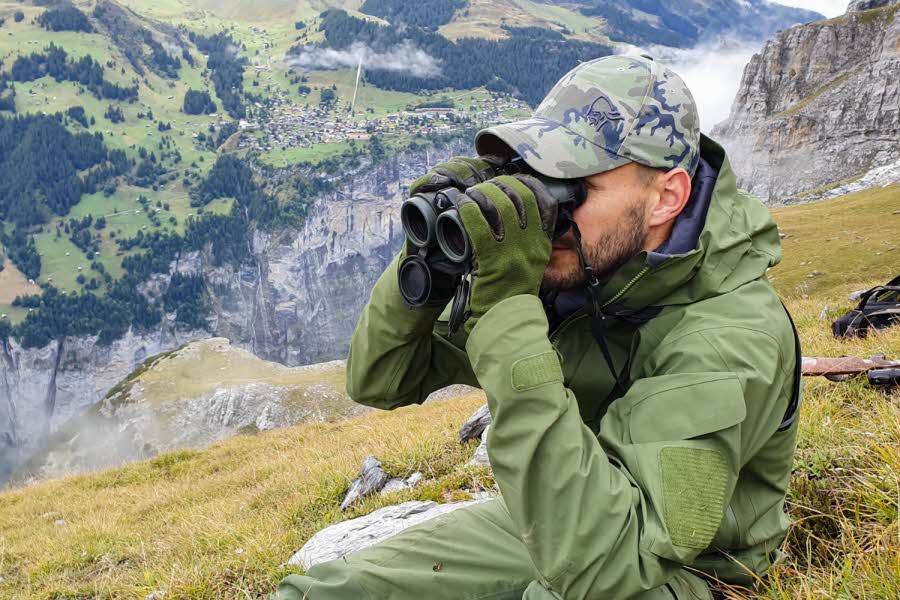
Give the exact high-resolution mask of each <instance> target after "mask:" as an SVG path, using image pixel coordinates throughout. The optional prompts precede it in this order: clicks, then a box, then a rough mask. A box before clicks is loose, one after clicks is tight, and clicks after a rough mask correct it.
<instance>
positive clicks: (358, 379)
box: [347, 138, 797, 598]
mask: <svg viewBox="0 0 900 600" xmlns="http://www.w3.org/2000/svg"><path fill="white" fill-rule="evenodd" d="M701 155H702V156H703V158H704V160H706V161H707V162H708V163H710V164H711V165H712V166H713V167H714V168H715V169H717V170H718V171H719V175H718V178H717V179H716V182H715V188H714V191H713V194H712V199H711V202H710V203H709V209H708V212H707V215H706V219H705V224H704V225H703V229H702V231H701V233H700V235H699V241H698V242H697V245H696V247H695V248H694V249H693V250H690V251H688V252H686V253H683V254H678V255H674V256H671V257H669V258H668V259H666V260H662V261H655V262H654V261H652V260H650V257H649V256H648V255H647V253H642V254H640V255H638V256H636V257H635V258H634V259H632V260H631V261H630V262H628V263H627V264H625V265H624V266H623V267H622V268H621V269H619V270H618V271H617V272H616V273H615V274H614V275H613V276H612V278H611V280H610V281H609V282H608V283H607V284H606V285H605V286H604V291H603V304H604V306H605V311H607V312H617V313H619V312H623V311H624V312H627V311H633V310H639V309H645V308H647V307H656V308H658V309H661V310H660V312H659V313H658V314H657V315H656V316H655V317H654V318H652V319H651V320H649V321H648V322H646V323H644V324H640V325H638V324H629V323H628V322H627V321H619V322H616V323H615V324H613V325H612V326H611V327H610V329H609V330H608V334H607V340H608V342H609V347H610V350H611V354H612V358H613V363H614V364H615V365H616V366H617V367H618V368H623V367H624V372H625V374H626V375H627V381H628V382H629V383H628V384H627V386H626V387H627V392H626V393H624V394H622V393H621V392H620V391H618V388H616V386H615V382H614V377H613V375H612V374H611V372H610V369H609V368H608V366H607V363H606V361H605V360H604V358H603V355H602V353H601V351H600V348H599V346H598V344H597V342H596V341H595V339H594V337H593V335H592V333H591V319H590V317H589V316H588V309H587V308H586V307H585V308H582V309H580V310H579V311H578V312H576V313H575V314H574V315H571V316H570V317H569V318H567V319H566V320H565V321H564V322H563V323H562V324H561V325H559V326H558V327H557V328H556V329H555V330H554V331H548V319H547V316H546V314H545V310H544V307H543V305H542V303H541V301H540V299H539V298H538V297H536V296H530V295H521V296H515V297H512V298H509V299H507V300H505V301H503V302H501V303H499V304H497V305H496V306H494V307H493V308H492V309H491V310H490V311H489V312H488V313H487V314H486V315H485V316H484V317H483V318H481V319H480V321H479V322H478V324H477V326H476V327H475V328H474V330H473V331H472V333H471V335H470V336H469V337H468V339H466V338H465V336H464V334H462V333H459V334H455V335H454V336H451V337H449V338H448V336H447V335H446V330H447V329H446V322H444V321H443V319H442V318H441V317H442V315H440V312H441V311H440V310H439V309H412V310H411V309H408V308H406V307H405V306H404V303H403V300H402V298H401V296H400V294H399V292H398V289H397V278H396V265H392V266H391V267H389V268H388V269H387V271H386V272H385V273H384V274H383V275H382V276H381V278H380V279H379V281H378V283H377V284H376V285H375V288H374V289H373V291H372V297H371V300H370V302H369V304H368V305H367V307H366V308H365V311H364V312H363V314H362V316H361V318H360V321H359V325H358V327H357V329H356V332H355V334H354V337H353V341H352V344H351V348H350V356H349V359H348V364H347V390H348V392H349V394H350V396H351V397H352V398H353V399H354V400H356V401H357V402H361V403H363V404H367V405H370V406H374V407H378V408H383V409H393V408H396V407H398V406H404V405H409V404H414V403H421V402H423V401H424V400H425V398H426V397H427V396H428V394H429V393H431V392H432V391H434V390H436V389H439V388H441V387H443V386H446V385H448V384H452V383H467V384H470V385H475V386H478V387H481V388H482V389H483V390H484V391H485V393H486V395H487V399H488V403H489V406H490V410H491V414H492V415H493V426H492V427H491V429H490V433H489V438H488V448H489V456H490V460H491V465H492V466H493V470H494V475H495V478H496V480H497V482H498V484H499V486H500V490H501V492H502V494H503V498H504V501H505V503H506V506H507V508H508V510H509V513H510V516H511V517H512V520H513V522H514V523H515V525H516V528H517V530H518V531H519V533H520V537H521V540H522V542H523V544H524V545H525V546H526V547H527V549H528V551H529V553H530V555H531V557H532V560H533V563H534V566H535V567H536V569H537V571H538V572H539V573H540V574H541V575H542V577H541V578H540V583H541V585H543V586H544V587H545V588H546V589H547V590H548V591H550V592H551V593H552V594H553V595H556V596H560V597H565V598H588V597H590V598H595V597H597V598H605V597H628V596H631V595H633V594H636V593H639V592H641V591H643V590H649V589H652V588H655V587H657V586H660V585H662V584H664V583H665V582H666V581H667V580H668V579H669V578H670V577H671V576H672V574H673V573H674V572H675V571H676V570H677V569H679V568H681V567H682V566H685V565H693V566H694V567H695V568H697V569H700V570H702V571H704V572H706V573H709V574H710V575H713V576H716V577H718V578H720V579H723V580H725V581H730V582H736V583H737V582H749V581H751V580H752V579H753V575H760V574H762V573H764V572H765V570H766V569H767V568H768V567H769V565H770V564H771V562H772V561H773V560H774V558H775V557H776V556H777V554H778V548H779V546H780V544H781V542H782V540H783V539H784V536H785V534H786V531H787V527H788V524H789V520H788V518H787V516H786V515H785V512H784V502H785V491H786V488H787V485H788V479H789V477H790V472H791V464H792V458H793V453H794V447H795V436H796V428H797V426H796V424H794V425H792V426H791V427H788V428H787V429H786V430H784V431H778V428H779V425H780V424H781V423H782V419H783V417H784V415H785V412H786V408H787V406H788V403H789V400H790V398H791V396H792V391H793V385H794V366H795V344H794V337H793V332H792V327H791V324H790V321H789V317H788V316H787V314H786V312H785V310H784V309H783V307H782V305H781V302H780V301H779V298H778V296H777V295H776V294H775V292H774V291H773V289H772V286H771V285H770V284H769V282H768V280H767V279H766V276H765V273H766V270H767V269H768V268H770V267H772V266H773V265H775V264H777V263H778V262H779V260H780V259H781V248H780V243H779V237H778V232H777V229H776V227H775V224H774V222H773V221H772V219H771V216H770V214H769V212H768V210H767V209H766V207H765V206H763V205H762V203H760V202H759V201H758V200H757V199H755V198H754V197H752V196H750V195H748V194H746V193H744V192H742V191H739V190H738V189H737V188H736V185H735V176H734V173H733V171H732V170H731V167H730V165H729V164H728V160H727V158H726V157H725V153H724V151H723V150H722V149H721V148H720V147H719V146H718V145H717V144H715V142H712V141H711V140H709V139H708V138H704V139H703V141H702V149H701ZM651 264H652V265H654V266H651Z"/></svg>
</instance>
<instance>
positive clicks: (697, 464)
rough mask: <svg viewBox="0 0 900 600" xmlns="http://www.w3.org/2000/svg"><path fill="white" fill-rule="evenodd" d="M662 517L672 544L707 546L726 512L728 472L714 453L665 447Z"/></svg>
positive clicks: (661, 454) (662, 454) (661, 456)
mask: <svg viewBox="0 0 900 600" xmlns="http://www.w3.org/2000/svg"><path fill="white" fill-rule="evenodd" d="M659 469H660V474H661V475H662V484H663V486H662V487H663V501H664V513H665V514H664V516H665V520H666V527H668V529H669V537H670V538H671V539H672V543H674V544H676V545H678V546H685V547H687V548H698V549H701V550H702V549H704V548H706V547H707V546H709V543H710V542H711V541H712V539H713V537H714V536H715V534H716V531H717V530H718V529H719V524H720V523H721V521H722V515H723V514H724V510H725V487H726V486H727V485H728V468H727V465H726V461H725V457H723V456H722V454H721V453H720V452H718V451H716V450H707V449H703V448H690V447H686V446H667V447H665V448H663V449H662V450H660V451H659Z"/></svg>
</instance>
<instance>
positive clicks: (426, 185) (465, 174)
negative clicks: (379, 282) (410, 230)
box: [397, 155, 506, 307]
mask: <svg viewBox="0 0 900 600" xmlns="http://www.w3.org/2000/svg"><path fill="white" fill-rule="evenodd" d="M504 162H506V159H504V158H503V157H500V156H492V155H491V156H484V157H479V158H470V157H468V156H454V157H453V158H451V159H450V160H448V161H447V162H443V163H440V164H438V165H436V166H435V167H434V168H433V169H431V170H430V171H429V172H428V173H426V174H425V175H422V176H421V177H419V178H418V179H416V180H415V181H414V182H413V184H412V185H411V186H410V189H409V195H410V196H413V195H415V194H418V193H427V192H437V191H440V190H444V189H447V188H449V187H453V188H456V189H457V190H459V191H460V192H463V191H465V190H466V188H469V187H471V186H473V185H475V184H477V183H481V182H483V181H486V180H488V179H490V178H491V177H493V176H494V169H495V167H497V166H499V165H502V164H503V163H504ZM418 252H419V249H418V248H416V247H415V246H414V245H413V244H412V243H410V242H409V240H406V241H405V243H404V244H403V248H402V249H401V250H400V259H399V261H398V263H397V264H398V265H399V264H402V262H403V259H404V258H406V257H407V256H410V255H413V254H417V253H418ZM429 263H430V264H431V275H432V291H431V296H430V297H429V299H428V303H427V306H441V307H443V306H444V305H446V304H447V302H449V301H450V299H451V298H452V297H453V293H454V292H455V291H456V285H455V284H456V281H457V276H456V275H455V270H454V269H452V267H453V266H454V265H453V264H452V263H449V262H448V261H447V260H446V259H443V260H441V259H440V257H436V256H434V255H433V254H432V255H431V256H430V258H429ZM448 271H449V272H448Z"/></svg>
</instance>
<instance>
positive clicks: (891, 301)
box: [831, 276, 900, 338]
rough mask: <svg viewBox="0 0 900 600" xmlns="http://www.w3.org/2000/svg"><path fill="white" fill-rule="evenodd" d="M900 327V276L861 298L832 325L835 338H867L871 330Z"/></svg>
mask: <svg viewBox="0 0 900 600" xmlns="http://www.w3.org/2000/svg"><path fill="white" fill-rule="evenodd" d="M891 325H900V276H898V277H895V278H894V279H892V280H891V281H889V282H887V284H885V285H878V286H875V287H873V288H872V289H870V290H867V291H866V292H865V293H863V295H862V296H860V299H859V304H858V305H857V306H856V308H854V309H853V310H851V311H850V312H848V313H847V314H845V315H844V316H842V317H840V318H839V319H837V320H836V321H835V322H834V323H832V324H831V331H832V332H833V333H834V337H837V338H841V337H851V336H857V337H866V334H867V333H868V331H869V328H873V329H886V328H888V327H890V326H891Z"/></svg>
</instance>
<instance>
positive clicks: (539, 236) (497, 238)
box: [459, 175, 556, 333]
mask: <svg viewBox="0 0 900 600" xmlns="http://www.w3.org/2000/svg"><path fill="white" fill-rule="evenodd" d="M540 185H541V184H540V183H539V182H538V181H537V180H536V179H534V178H533V177H528V176H518V175H517V176H509V175H502V176H500V177H496V178H494V179H491V180H490V181H487V182H485V183H480V184H478V185H476V186H474V187H471V188H469V189H468V190H466V199H464V200H463V201H462V202H460V205H459V216H460V219H461V220H462V223H463V226H464V227H465V229H466V233H467V234H468V235H469V239H470V240H471V242H472V255H473V260H474V263H475V270H474V272H473V278H472V299H471V301H470V302H469V310H470V313H471V314H470V317H469V320H468V321H466V324H465V328H466V332H467V333H471V332H472V329H473V328H474V327H475V325H476V324H477V323H478V319H480V318H481V317H483V316H484V315H485V314H486V313H487V312H488V311H489V310H490V309H491V308H492V307H493V306H494V305H495V304H498V303H500V302H502V301H503V300H506V299H507V298H511V297H513V296H518V295H520V294H533V295H537V294H538V292H539V291H540V289H541V280H542V279H543V276H544V270H545V269H546V268H547V263H549V262H550V251H551V242H550V236H551V235H552V232H553V230H552V225H551V224H552V223H553V221H554V220H555V210H556V204H555V203H550V204H549V205H547V204H546V203H544V202H540V203H539V201H538V197H542V196H544V195H545V190H542V189H535V188H536V187H537V186H540ZM550 211H552V214H547V213H548V212H550Z"/></svg>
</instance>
